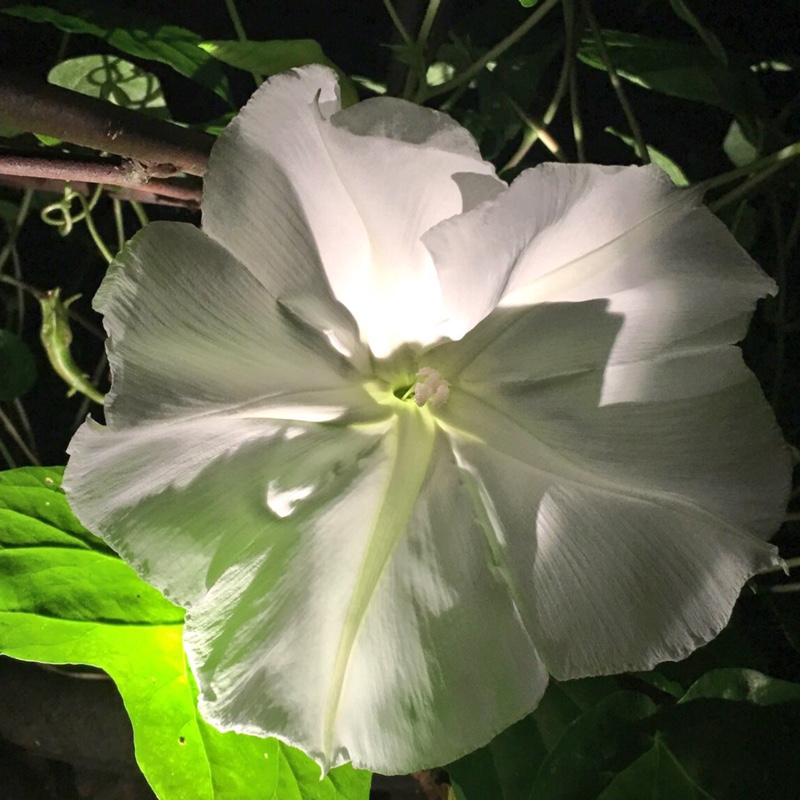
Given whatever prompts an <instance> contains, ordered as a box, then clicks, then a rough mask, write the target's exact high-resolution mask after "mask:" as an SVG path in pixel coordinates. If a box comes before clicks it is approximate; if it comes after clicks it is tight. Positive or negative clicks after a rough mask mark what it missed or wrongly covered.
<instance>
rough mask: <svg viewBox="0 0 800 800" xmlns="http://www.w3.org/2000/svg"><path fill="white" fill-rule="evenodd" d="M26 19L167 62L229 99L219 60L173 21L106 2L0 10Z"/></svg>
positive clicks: (64, 1) (57, 1) (59, 0)
mask: <svg viewBox="0 0 800 800" xmlns="http://www.w3.org/2000/svg"><path fill="white" fill-rule="evenodd" d="M0 10H2V12H3V13H4V14H10V15H11V16H15V17H22V18H23V19H27V20H30V21H31V22H47V23H50V24H51V25H55V27H57V28H58V29H59V30H62V31H65V32H66V33H83V34H87V35H89V36H96V37H98V38H100V39H103V40H105V41H107V42H108V43H109V44H110V45H111V46H112V47H116V48H117V50H120V51H122V52H123V53H127V54H128V55H131V56H136V57H138V58H143V59H146V60H149V61H160V62H162V63H163V64H168V65H169V66H170V67H172V68H173V69H174V70H176V71H177V72H179V73H180V74H181V75H185V76H186V77H187V78H191V79H192V80H194V81H196V82H197V83H199V84H200V85H201V86H205V87H206V88H208V89H211V90H212V91H213V92H215V93H216V94H218V95H219V96H220V97H222V98H223V99H224V100H227V101H228V102H232V97H231V93H230V88H229V86H228V81H227V79H226V78H225V75H224V74H223V73H222V70H221V69H220V66H219V64H218V63H217V62H216V61H215V60H214V59H213V58H212V57H211V56H210V55H209V54H208V53H207V52H206V51H205V50H203V49H202V48H201V47H200V43H201V42H202V41H203V40H202V38H201V37H200V36H198V35H197V34H196V33H193V32H192V31H189V30H187V29H186V28H181V27H179V26H177V25H162V24H161V23H160V22H158V21H157V20H154V19H151V18H149V17H147V16H145V15H143V14H138V13H133V12H129V11H123V10H122V9H119V8H115V7H114V6H113V5H112V4H111V3H104V2H94V3H90V2H88V0H50V2H49V3H48V4H47V5H42V4H39V3H36V4H34V5H29V4H22V5H16V6H10V7H8V8H3V9H0Z"/></svg>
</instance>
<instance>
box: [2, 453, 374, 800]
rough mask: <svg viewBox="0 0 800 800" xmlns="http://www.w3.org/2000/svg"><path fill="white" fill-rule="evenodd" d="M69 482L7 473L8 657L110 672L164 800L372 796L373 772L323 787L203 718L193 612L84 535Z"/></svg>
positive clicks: (347, 771)
mask: <svg viewBox="0 0 800 800" xmlns="http://www.w3.org/2000/svg"><path fill="white" fill-rule="evenodd" d="M60 478H61V470H60V469H57V468H28V469H20V470H12V471H8V472H4V473H0V652H2V653H3V654H5V655H8V656H11V657H12V658H18V659H22V660H27V661H40V662H45V663H52V664H65V663H69V664H89V665H92V666H95V667H99V668H100V669H103V670H105V671H106V672H107V673H108V674H109V675H110V676H111V677H112V678H113V680H114V682H115V683H116V685H117V688H118V689H119V691H120V694H121V695H122V698H123V701H124V703H125V707H126V709H127V711H128V714H129V716H130V719H131V723H132V725H133V731H134V741H135V745H136V757H137V761H138V762H139V765H140V767H141V769H142V772H143V773H144V775H145V777H146V778H147V779H148V781H149V782H150V784H151V785H152V787H153V789H154V790H155V791H156V793H157V794H158V796H159V798H160V799H161V800H365V798H366V797H367V796H368V792H369V774H368V773H364V772H359V771H356V770H354V769H352V768H351V767H350V766H349V765H348V766H345V767H340V768H339V769H337V770H333V771H332V772H331V773H330V774H329V775H328V776H327V777H326V778H325V779H324V780H322V781H321V780H320V779H319V768H318V767H317V765H316V764H315V763H314V762H313V761H311V760H310V759H308V758H307V757H306V756H305V755H303V754H302V753H300V752H299V751H297V750H294V749H292V748H290V747H287V746H286V745H284V744H282V743H280V742H278V741H277V740H275V739H259V738H256V737H252V736H244V735H241V734H236V733H220V732H219V731H217V730H215V729H214V728H212V727H211V726H210V725H208V724H207V723H206V722H205V721H203V720H202V719H201V718H200V717H199V715H198V713H197V708H196V697H197V692H196V688H195V686H194V681H193V679H192V676H191V674H190V673H189V671H188V670H187V668H186V660H185V657H184V653H183V646H182V618H183V611H182V610H181V609H179V608H177V607H176V606H174V605H172V603H170V602H169V601H168V600H166V599H165V598H164V597H163V596H162V595H161V594H159V593H158V592H157V591H156V590H155V589H153V588H152V587H150V586H148V585H147V584H145V583H144V582H142V581H141V580H140V579H139V578H138V577H137V576H136V574H135V573H134V572H133V570H132V569H130V568H129V567H128V566H127V565H126V564H124V563H123V562H122V561H121V560H120V559H118V558H117V557H116V556H115V555H114V554H113V553H112V552H111V551H110V550H109V548H108V547H107V546H106V545H105V544H104V543H103V542H101V541H100V540H99V539H97V538H96V537H94V536H92V534H90V533H89V532H88V531H86V530H85V529H83V528H82V527H81V525H80V524H79V523H78V521H77V520H76V519H75V517H74V515H73V514H72V513H71V511H70V509H69V506H68V505H67V502H66V498H65V497H64V495H63V493H62V492H61V491H60V488H59V482H60Z"/></svg>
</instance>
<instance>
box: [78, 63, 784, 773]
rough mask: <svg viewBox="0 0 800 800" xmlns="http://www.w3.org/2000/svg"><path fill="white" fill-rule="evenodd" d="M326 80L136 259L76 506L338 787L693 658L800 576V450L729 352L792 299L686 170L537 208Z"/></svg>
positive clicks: (263, 95) (113, 305) (538, 177)
mask: <svg viewBox="0 0 800 800" xmlns="http://www.w3.org/2000/svg"><path fill="white" fill-rule="evenodd" d="M336 92H337V88H336V82H335V76H334V75H333V74H332V73H331V72H330V71H328V70H326V69H324V68H321V67H309V68H305V69H302V70H298V71H296V72H293V73H289V74H286V75H282V76H278V77H276V78H274V79H273V80H271V81H270V82H269V83H268V84H267V85H266V86H264V87H263V88H262V89H260V90H259V91H258V92H257V93H256V95H255V96H254V98H253V99H252V100H251V102H250V103H249V104H248V106H247V107H246V108H245V109H244V111H243V112H242V113H241V114H240V115H239V117H238V118H237V119H236V120H235V121H234V122H233V123H232V124H231V126H230V127H229V128H228V130H227V131H226V132H225V133H224V135H223V136H222V137H221V138H220V140H219V142H218V143H217V144H216V146H215V148H214V152H213V154H212V158H211V163H210V166H209V170H208V175H207V178H206V186H205V199H204V206H203V229H202V231H200V230H197V229H196V228H194V227H192V226H190V225H185V224H173V223H155V224H152V225H150V226H149V227H147V228H146V229H145V230H144V231H143V232H142V233H140V234H139V235H138V236H137V237H135V239H134V240H133V242H132V244H131V245H130V247H129V248H128V249H126V251H125V252H124V253H123V254H122V255H121V256H120V257H119V258H118V259H117V261H116V262H115V263H114V264H113V265H112V267H111V269H110V271H109V274H108V277H107V278H106V280H105V281H104V283H103V286H102V287H101V290H100V292H99V293H98V296H97V300H96V305H97V308H98V309H100V310H101V311H102V312H103V313H104V314H105V321H106V326H107V329H108V332H109V336H110V338H109V344H108V352H109V358H110V360H111V364H112V368H113V375H114V384H113V390H112V392H111V394H110V396H109V399H108V403H107V407H106V415H107V421H108V425H107V427H103V426H100V425H98V424H96V423H92V422H88V423H87V424H86V425H84V426H83V428H81V430H80V431H79V432H78V434H77V435H76V437H75V439H74V440H73V442H72V445H71V449H70V452H71V459H70V463H69V466H68V468H67V475H66V486H67V488H68V494H69V498H70V501H71V503H72V506H73V508H74V509H75V512H76V513H77V515H78V517H79V518H80V519H81V520H82V521H83V523H84V524H85V525H87V526H88V527H89V528H90V529H91V530H93V531H95V532H96V533H98V534H99V535H101V536H102V537H103V538H104V539H106V541H108V542H109V544H111V546H113V547H114V548H115V549H116V550H118V551H119V553H120V554H121V555H122V556H123V558H125V559H126V560H127V561H129V562H130V563H131V564H132V565H133V566H134V567H135V568H136V569H137V570H138V572H139V573H140V574H141V575H142V576H143V577H144V578H145V579H146V580H147V581H149V582H150V583H152V584H154V585H155V586H157V587H158V588H160V589H161V590H162V591H163V592H164V593H165V594H166V595H167V596H168V597H170V598H172V599H173V600H175V601H176V602H178V603H180V604H181V605H183V606H185V607H186V608H187V609H188V615H187V622H186V630H185V644H186V649H187V652H188V656H189V659H190V663H191V666H192V669H193V670H194V672H195V675H196V677H197V680H198V683H199V685H200V688H201V691H202V696H201V700H200V707H201V711H202V713H203V715H204V716H205V717H206V718H207V719H208V720H209V721H210V722H212V723H213V724H214V725H216V726H217V727H219V728H220V729H223V730H228V729H231V730H237V731H243V732H247V733H256V734H261V735H274V736H278V737H279V738H281V739H283V740H285V741H287V742H289V743H291V744H294V745H297V746H299V747H301V748H303V749H304V750H306V751H307V752H308V753H309V754H311V755H312V756H313V757H314V758H315V759H317V761H318V762H319V763H320V764H321V765H323V768H330V767H332V766H335V765H337V764H340V763H342V762H343V761H346V760H352V761H353V762H354V763H355V764H356V765H357V766H360V767H366V768H369V769H374V770H378V771H381V772H384V773H394V772H407V771H411V770H414V769H419V768H422V767H426V766H431V765H435V764H441V763H446V762H448V761H450V760H452V759H455V758H456V757H458V756H460V755H461V754H463V753H465V752H467V751H469V750H471V749H473V748H476V747H478V746H480V745H482V744H484V743H486V742H487V741H488V740H489V739H490V738H491V737H492V736H493V735H494V734H496V733H498V732H499V731H500V730H502V729H503V728H505V727H506V726H508V725H510V724H511V723H513V722H515V721H516V720H518V719H519V718H521V717H522V716H524V715H526V714H528V713H529V712H530V711H531V710H532V709H534V708H535V706H536V704H537V703H538V701H539V699H540V697H541V695H542V692H543V691H544V688H545V685H546V683H547V680H548V673H549V674H551V675H553V676H555V677H556V678H559V679H567V678H577V677H580V676H585V675H597V674H601V673H613V672H618V671H623V670H643V669H648V668H650V667H652V666H653V665H654V664H657V663H658V662H660V661H663V660H667V659H679V658H683V657H684V656H686V655H687V654H688V653H690V652H691V651H692V650H694V649H695V648H696V647H698V646H699V645H701V644H703V643H704V642H707V641H709V640H710V639H711V638H712V637H714V636H715V635H716V634H717V633H718V632H719V631H720V629H721V628H722V627H723V626H724V625H725V623H726V621H727V620H728V618H729V615H730V613H731V608H732V606H733V604H734V602H735V600H736V597H737V595H738V593H739V591H740V589H741V588H742V585H743V584H744V582H745V581H746V580H747V579H748V578H749V577H751V576H752V575H753V574H754V573H756V572H758V571H759V570H762V569H764V568H767V567H769V566H771V565H774V564H776V563H779V559H778V558H777V555H776V552H775V548H773V547H772V546H770V545H768V544H766V542H765V539H766V538H768V537H769V536H770V535H771V533H772V532H773V531H774V530H775V529H776V527H777V525H778V524H779V521H780V518H781V515H782V511H783V507H784V504H785V501H786V497H787V493H788V484H789V472H790V460H789V453H788V450H787V449H786V447H785V445H784V443H783V441H782V438H781V436H780V433H779V431H778V429H777V426H776V424H775V421H774V418H773V415H772V413H771V411H770V409H769V407H768V405H767V403H766V402H765V400H764V398H763V397H762V395H761V392H760V390H759V387H758V385H757V383H756V380H755V379H754V377H753V376H752V375H751V374H750V372H749V371H748V370H747V369H746V368H745V366H744V364H743V362H742V358H741V354H740V351H739V350H738V349H737V348H736V347H735V346H733V345H732V343H733V342H736V341H737V340H739V339H740V338H741V337H742V336H743V334H744V332H745V330H746V326H747V322H748V319H749V316H750V314H751V312H752V310H753V307H754V305H755V303H756V300H757V298H759V297H760V296H762V295H764V294H769V293H772V292H774V285H773V283H772V281H771V280H770V279H769V278H767V277H766V276H765V275H764V274H763V273H762V272H761V271H760V270H759V269H758V267H757V266H756V265H755V264H754V263H753V262H752V261H751V260H750V259H749V258H748V256H747V255H746V254H745V253H744V252H743V251H742V250H741V248H739V247H738V245H737V244H736V243H735V242H734V240H733V238H732V237H731V236H730V235H729V233H728V232H727V231H726V229H725V228H724V227H723V225H722V224H721V223H720V222H719V221H718V220H717V219H715V218H714V217H713V216H712V215H711V214H710V213H709V212H708V211H707V210H706V209H705V208H703V207H702V206H701V205H700V202H699V199H698V197H697V196H696V195H695V194H694V193H692V192H687V191H680V190H677V189H675V188H674V187H673V186H672V185H671V184H670V182H669V180H668V179H667V178H666V177H665V176H664V175H663V174H662V173H661V172H659V171H658V170H657V169H656V168H654V167H642V168H635V167H627V168H618V167H598V166H585V165H573V166H562V165H543V166H540V167H537V168H536V169H532V170H528V171H526V172H524V173H523V174H522V175H521V176H520V177H519V178H518V179H517V180H516V181H515V182H514V183H513V184H512V185H511V187H510V188H509V187H506V185H505V184H503V183H502V182H501V181H499V180H498V179H497V178H496V177H495V175H494V172H493V169H492V167H491V166H490V165H489V164H487V163H485V162H484V161H482V160H481V158H480V156H479V153H478V150H477V147H476V145H475V143H474V141H473V140H472V139H471V138H470V136H469V135H468V134H467V132H466V131H464V130H463V129H462V128H460V127H459V126H458V125H457V124H456V123H455V122H453V120H451V119H450V118H448V117H447V116H445V115H443V114H439V113H436V112H434V111H431V110H428V109H424V108H419V107H416V106H413V105H410V104H408V103H405V102H403V101H400V100H393V99H388V98H381V99H375V100H369V101H366V102H363V103H360V104H358V105H356V106H354V107H352V108H348V109H346V110H344V111H340V110H339V103H338V100H337V94H336Z"/></svg>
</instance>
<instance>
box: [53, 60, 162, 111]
mask: <svg viewBox="0 0 800 800" xmlns="http://www.w3.org/2000/svg"><path fill="white" fill-rule="evenodd" d="M47 80H48V81H50V83H52V84H55V85H56V86H62V87H63V88H65V89H72V90H73V91H75V92H80V93H81V94H85V95H89V97H99V98H100V99H101V100H108V101H109V102H111V103H114V104H115V105H118V106H123V107H125V108H131V109H134V110H135V111H144V112H145V113H148V114H150V115H152V116H155V117H160V118H161V119H167V118H169V111H168V109H167V104H166V101H165V100H164V92H163V91H162V90H161V82H160V81H159V80H158V78H157V77H156V76H155V75H153V74H152V73H150V72H145V70H143V69H141V68H140V67H137V66H136V64H131V62H130V61H125V59H123V58H120V57H119V56H110V55H91V56H80V57H79V58H70V59H68V60H67V61H62V62H61V63H60V64H57V65H56V66H55V67H53V69H51V70H50V73H49V74H48V76H47Z"/></svg>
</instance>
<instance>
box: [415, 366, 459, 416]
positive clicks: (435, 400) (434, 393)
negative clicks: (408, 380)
mask: <svg viewBox="0 0 800 800" xmlns="http://www.w3.org/2000/svg"><path fill="white" fill-rule="evenodd" d="M416 377H417V378H419V379H420V380H418V381H417V382H416V383H415V384H414V402H415V403H416V404H417V405H418V406H420V407H422V406H424V405H425V404H426V403H428V404H429V405H430V407H431V408H439V406H440V405H442V403H444V402H445V400H447V397H448V395H449V394H450V384H449V383H448V382H447V381H446V380H445V379H444V378H443V377H442V375H441V373H440V372H438V371H437V370H435V369H432V368H431V367H422V369H420V371H419V372H418V373H417V375H416Z"/></svg>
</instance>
